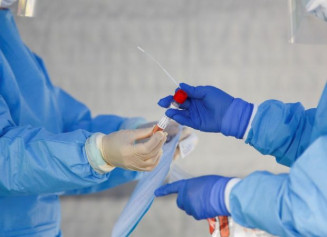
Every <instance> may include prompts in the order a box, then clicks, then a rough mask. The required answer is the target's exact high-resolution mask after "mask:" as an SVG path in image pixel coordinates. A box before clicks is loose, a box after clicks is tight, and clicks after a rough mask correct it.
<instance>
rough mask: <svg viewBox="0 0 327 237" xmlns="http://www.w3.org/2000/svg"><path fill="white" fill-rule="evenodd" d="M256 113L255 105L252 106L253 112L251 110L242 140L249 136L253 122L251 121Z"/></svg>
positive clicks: (256, 107)
mask: <svg viewBox="0 0 327 237" xmlns="http://www.w3.org/2000/svg"><path fill="white" fill-rule="evenodd" d="M257 111H258V106H257V105H255V104H253V110H252V114H251V118H250V121H249V123H248V127H247V128H246V130H245V133H244V136H243V140H246V138H247V137H248V134H249V132H250V129H251V124H252V121H253V119H254V117H255V115H256V113H257Z"/></svg>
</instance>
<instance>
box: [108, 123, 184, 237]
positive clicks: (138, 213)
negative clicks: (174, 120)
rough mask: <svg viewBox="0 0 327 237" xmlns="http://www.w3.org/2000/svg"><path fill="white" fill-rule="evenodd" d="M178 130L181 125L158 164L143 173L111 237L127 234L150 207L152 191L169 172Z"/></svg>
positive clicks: (164, 148) (178, 135) (152, 197)
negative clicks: (151, 169)
mask: <svg viewBox="0 0 327 237" xmlns="http://www.w3.org/2000/svg"><path fill="white" fill-rule="evenodd" d="M180 131H181V127H180V129H179V133H177V135H176V136H175V137H173V138H172V139H171V140H170V141H169V142H168V143H166V144H165V145H164V147H163V151H164V153H163V155H162V157H161V160H160V162H159V164H158V166H157V167H156V168H155V169H154V170H153V171H151V172H145V173H143V176H142V178H141V180H140V181H139V182H138V184H137V186H136V188H135V190H134V192H133V194H132V196H131V197H130V199H129V201H128V203H127V204H126V206H125V208H124V210H123V211H122V213H121V215H120V216H119V219H118V221H117V222H116V224H115V226H114V229H113V231H112V236H113V237H122V236H129V235H130V234H131V233H132V232H133V230H134V229H135V227H136V226H137V224H138V223H139V222H140V220H141V219H142V217H143V216H144V215H145V214H146V212H147V211H148V210H149V208H150V207H151V204H152V202H153V200H154V198H155V196H154V191H155V190H156V189H157V188H158V187H160V186H161V185H162V184H163V182H164V180H165V178H166V177H167V174H168V172H169V169H170V164H171V162H172V160H173V156H174V153H175V149H176V146H177V143H178V141H179V137H180Z"/></svg>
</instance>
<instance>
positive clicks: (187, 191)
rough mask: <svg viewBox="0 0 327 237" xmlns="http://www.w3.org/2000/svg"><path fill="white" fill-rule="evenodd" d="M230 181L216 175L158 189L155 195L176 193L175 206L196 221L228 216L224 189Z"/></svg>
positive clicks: (179, 182) (175, 183)
mask: <svg viewBox="0 0 327 237" xmlns="http://www.w3.org/2000/svg"><path fill="white" fill-rule="evenodd" d="M230 179H231V178H227V177H222V176H217V175H208V176H201V177H197V178H192V179H184V180H180V181H177V182H174V183H171V184H166V185H164V186H162V187H160V188H158V189H157V190H156V191H155V195H156V196H157V197H161V196H165V195H168V194H172V193H177V206H178V207H179V208H180V209H182V210H184V211H185V212H186V213H187V214H188V215H191V216H193V217H194V218H195V219H196V220H200V219H206V218H212V217H216V216H229V215H230V213H229V212H228V210H227V208H226V205H225V188H226V185H227V183H228V181H229V180H230Z"/></svg>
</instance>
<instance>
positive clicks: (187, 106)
mask: <svg viewBox="0 0 327 237" xmlns="http://www.w3.org/2000/svg"><path fill="white" fill-rule="evenodd" d="M190 106H191V101H190V100H189V99H188V100H185V102H184V103H183V104H181V105H180V106H179V108H180V109H189V108H190Z"/></svg>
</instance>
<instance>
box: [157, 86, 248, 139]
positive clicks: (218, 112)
mask: <svg viewBox="0 0 327 237" xmlns="http://www.w3.org/2000/svg"><path fill="white" fill-rule="evenodd" d="M180 88H181V89H182V90H184V91H185V92H186V93H187V94H188V99H187V100H186V101H185V102H184V103H183V104H182V105H181V106H180V108H181V109H182V110H176V109H168V110H167V112H166V115H167V116H168V117H169V118H172V119H174V120H175V121H176V122H178V123H180V124H182V125H186V126H189V127H192V128H194V129H198V130H201V131H204V132H221V133H223V134H224V135H226V136H234V137H236V138H243V135H244V133H245V130H246V128H247V125H248V123H249V120H250V117H251V114H252V110H253V104H250V103H248V102H246V101H244V100H241V99H239V98H234V97H232V96H230V95H229V94H227V93H225V92H224V91H222V90H220V89H218V88H216V87H213V86H197V87H193V86H190V85H187V84H185V83H181V84H180ZM171 101H172V96H167V97H165V98H163V99H161V100H160V101H159V102H158V104H159V105H160V106H162V107H165V108H167V107H168V106H169V104H170V102H171Z"/></svg>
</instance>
